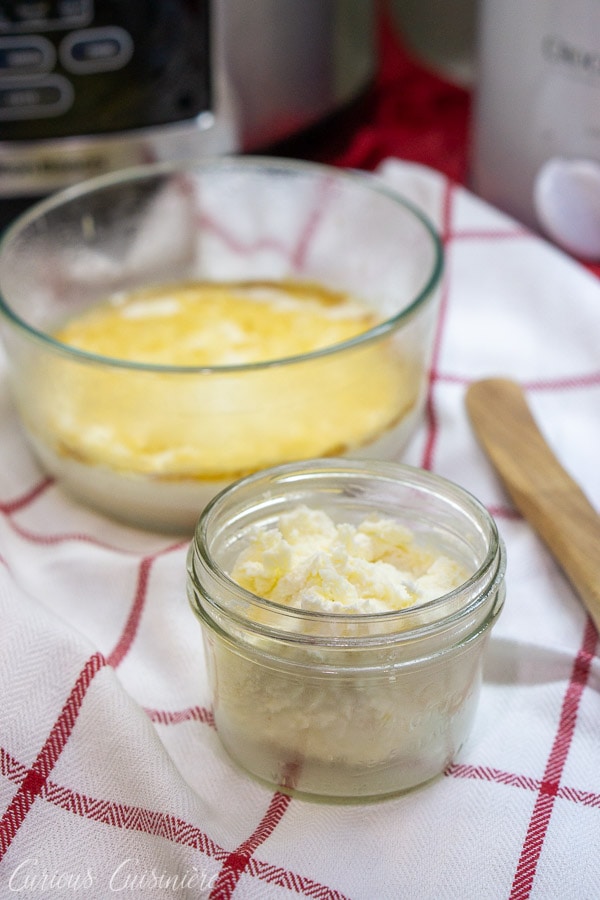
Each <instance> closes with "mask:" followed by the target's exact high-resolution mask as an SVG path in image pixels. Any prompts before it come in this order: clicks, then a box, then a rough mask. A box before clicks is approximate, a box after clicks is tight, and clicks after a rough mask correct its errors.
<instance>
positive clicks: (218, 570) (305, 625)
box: [188, 459, 505, 801]
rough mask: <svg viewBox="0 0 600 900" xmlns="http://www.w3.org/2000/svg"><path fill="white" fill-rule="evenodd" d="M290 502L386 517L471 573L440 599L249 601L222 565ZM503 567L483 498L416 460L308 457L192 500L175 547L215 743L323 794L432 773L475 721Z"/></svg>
mask: <svg viewBox="0 0 600 900" xmlns="http://www.w3.org/2000/svg"><path fill="white" fill-rule="evenodd" d="M297 505H305V506H307V507H310V508H313V509H319V510H322V511H324V512H325V513H327V515H328V516H330V517H331V519H333V520H334V522H337V523H350V524H355V525H357V524H358V523H359V522H361V521H363V520H364V519H365V517H366V516H367V515H369V514H371V513H377V514H380V515H382V516H388V517H391V518H393V519H394V520H395V521H397V522H399V523H400V524H402V525H404V526H406V527H407V528H408V529H409V530H410V531H411V532H412V533H413V535H414V538H415V541H416V543H417V545H423V546H427V547H428V548H434V549H435V552H436V553H437V552H438V550H439V553H440V554H442V555H444V556H446V557H449V558H450V559H452V560H454V561H456V562H458V563H459V564H460V565H461V566H463V567H464V569H465V570H466V572H467V573H469V574H468V575H467V577H466V580H465V581H464V583H463V584H461V585H460V586H459V587H458V588H456V589H454V590H452V591H451V592H449V593H446V594H444V595H443V596H441V597H439V598H438V599H435V600H432V601H429V602H426V603H423V604H421V605H418V606H412V607H409V608H406V609H402V610H400V611H391V612H383V613H376V614H373V613H370V614H366V613H353V614H347V613H339V612H338V613H333V614H332V613H328V612H312V611H310V612H309V611H306V610H301V609H295V608H290V607H287V606H283V605H279V604H276V603H273V602H271V601H268V600H265V599H261V598H260V597H257V596H256V595H254V594H252V593H250V592H249V591H247V590H245V589H243V588H242V587H240V586H239V585H238V584H236V583H235V582H234V581H233V580H232V579H231V577H230V574H229V573H230V572H231V571H232V569H233V565H234V562H235V560H236V559H237V557H238V555H239V553H240V552H241V551H242V549H243V548H244V546H245V545H247V541H248V535H249V533H250V530H251V529H253V528H254V527H255V526H261V527H263V528H264V527H266V528H270V527H274V526H275V525H276V523H277V521H278V519H279V517H280V516H281V514H282V513H284V512H286V511H289V510H290V509H292V508H293V507H295V506H297ZM504 572H505V551H504V546H503V543H502V540H501V538H500V537H499V535H498V531H497V528H496V525H495V523H494V521H493V519H492V517H491V516H490V515H489V514H488V513H487V511H486V510H485V509H484V507H483V506H482V505H481V504H480V503H479V502H478V501H477V500H476V499H475V498H474V497H473V496H472V495H470V494H469V493H467V492H466V491H464V490H463V489H462V488H460V487H458V486H457V485H455V484H453V483H451V482H449V481H447V480H446V479H444V478H441V477H439V476H436V475H433V474H431V473H429V472H426V471H423V470H421V469H416V468H413V467H410V466H406V465H401V464H396V463H388V462H380V461H372V460H356V461H349V460H341V459H319V460H312V461H309V462H303V463H295V464H288V465H284V466H279V467H276V468H273V469H270V470H267V471H265V472H263V473H259V474H257V475H252V476H250V477H248V478H245V479H242V480H240V481H238V482H236V483H235V484H233V485H232V486H231V487H229V488H227V489H225V490H224V491H223V492H221V493H220V494H219V495H218V496H217V497H216V498H215V499H214V500H213V501H212V502H211V503H210V504H209V506H208V507H207V508H206V509H205V511H204V512H203V514H202V516H201V518H200V519H199V521H198V524H197V527H196V531H195V535H194V540H193V542H192V545H191V547H190V551H189V555H188V596H189V600H190V603H191V606H192V609H193V611H194V613H195V614H196V616H197V617H198V619H199V620H200V623H201V625H202V633H203V638H204V644H205V649H206V657H207V666H208V673H209V681H210V686H211V691H212V699H213V706H214V717H215V724H216V727H217V731H218V734H219V737H220V739H221V742H222V744H223V746H224V747H225V749H226V750H227V751H228V753H229V755H230V756H231V757H232V758H233V759H234V760H235V761H237V763H239V764H240V765H241V766H242V767H243V768H244V769H246V770H247V771H248V772H250V773H251V774H252V775H254V776H255V777H257V778H258V779H260V780H262V781H264V782H267V783H269V784H270V785H275V786H277V787H278V788H279V789H280V790H283V791H286V792H289V793H295V794H298V795H301V796H307V797H313V798H322V799H327V800H330V801H331V800H345V801H356V800H360V799H363V800H364V799H368V798H376V797H382V796H385V795H391V794H396V793H399V792H403V791H406V790H409V789H410V788H414V787H415V786H417V785H419V784H422V783H424V782H426V781H429V780H430V779H432V778H434V777H435V776H437V775H439V774H440V773H441V772H443V770H444V769H445V767H446V766H447V765H448V764H449V763H450V761H451V760H452V759H453V757H454V756H455V754H456V753H457V751H458V750H459V748H460V747H461V745H462V744H463V742H464V740H465V738H466V737H467V735H468V733H469V730H470V727H471V724H472V721H473V717H474V714H475V710H476V707H477V703H478V699H479V693H480V685H481V674H482V661H483V653H484V649H485V646H486V642H487V638H488V635H489V632H490V628H491V626H492V625H493V624H494V622H495V621H496V618H497V616H498V614H499V613H500V610H501V609H502V605H503V602H504Z"/></svg>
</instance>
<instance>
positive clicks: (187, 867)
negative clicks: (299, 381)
mask: <svg viewBox="0 0 600 900" xmlns="http://www.w3.org/2000/svg"><path fill="white" fill-rule="evenodd" d="M376 177H380V178H382V179H383V180H384V181H385V182H386V183H387V184H388V185H389V186H390V187H392V188H393V189H396V190H398V191H399V192H400V193H401V194H403V195H404V196H406V197H408V198H409V199H411V200H412V201H413V202H414V203H416V204H417V205H418V206H419V207H420V208H421V209H423V210H424V211H425V212H426V213H427V214H428V215H429V216H430V217H431V218H432V220H433V221H434V222H435V223H436V225H437V226H438V228H439V229H440V232H441V234H442V237H443V241H444V245H445V251H446V269H445V274H444V282H443V294H442V307H441V316H440V322H439V328H438V332H437V336H436V343H435V352H434V358H433V363H432V369H431V380H430V392H429V400H428V404H427V410H426V415H425V418H424V420H423V422H422V425H421V426H420V428H419V430H418V432H417V434H416V435H415V437H414V439H413V440H412V441H411V444H410V446H409V447H408V449H407V451H406V453H405V455H404V457H403V459H404V461H405V462H408V463H411V464H414V465H419V466H423V467H425V468H428V469H431V470H433V471H435V472H438V473H440V474H442V475H445V476H446V477H448V478H450V479H452V480H454V481H456V482H457V483H459V484H461V485H463V486H464V487H466V488H467V489H469V490H470V491H472V492H473V493H474V494H475V495H476V496H477V497H478V498H479V499H480V500H481V501H482V502H483V503H484V504H485V505H486V506H487V507H488V509H489V510H490V511H491V512H492V513H493V514H494V515H495V516H496V519H497V521H498V524H499V527H500V530H501V532H502V534H503V537H504V539H505V542H506V545H507V552H508V573H507V599H506V605H505V609H504V611H503V614H502V616H501V617H500V620H499V622H498V624H497V626H496V627H495V629H494V632H493V634H492V638H491V641H490V645H489V652H488V657H487V663H486V668H485V679H484V685H483V689H482V696H481V703H480V707H479V711H478V715H477V719H476V723H475V727H474V730H473V733H472V735H471V737H470V739H469V740H468V742H467V744H466V745H465V747H464V748H463V750H462V751H461V752H460V755H459V756H458V758H457V759H456V760H455V762H454V763H453V764H452V765H451V766H450V767H449V769H448V770H447V771H446V772H445V774H444V775H443V776H442V777H440V778H439V779H437V780H436V781H435V782H433V783H431V784H428V785H427V786H425V787H423V788H421V789H418V790H415V791H413V792H412V793H410V794H407V795H405V796H400V797H396V798H393V799H390V800H386V801H382V802H379V803H370V804H357V805H352V806H340V805H329V804H327V803H311V802H307V801H304V800H299V799H290V798H289V797H287V796H285V795H283V794H281V793H279V792H277V791H274V790H269V789H268V788H266V787H264V786H261V785H259V784H257V783H255V782H254V781H253V780H251V779H250V778H248V777H247V776H246V775H244V774H243V773H242V772H240V771H239V770H238V769H237V768H236V767H235V766H234V765H233V764H232V763H231V762H230V760H229V759H228V758H227V756H226V755H225V753H224V752H223V750H222V749H221V747H220V744H219V740H218V737H217V734H216V732H215V729H214V724H213V720H212V714H211V709H210V697H209V692H208V685H207V679H206V674H205V668H204V657H203V651H202V645H201V638H200V630H199V626H198V625H197V623H196V622H195V620H194V618H193V616H192V614H191V612H190V610H189V607H188V603H187V600H186V596H185V555H186V550H187V545H186V542H181V541H179V542H178V541H174V540H173V539H169V538H165V537H163V536H160V535H156V534H150V533H145V532H143V531H137V530H135V529H131V528H127V527H124V526H122V525H119V524H116V523H114V522H112V521H110V520H109V519H106V518H103V517H102V516H100V515H96V514H95V513H93V512H92V511H90V510H87V509H85V508H83V507H81V506H78V505H77V504H76V503H75V502H74V501H72V500H70V499H69V498H68V497H67V496H66V495H64V494H63V492H62V491H61V489H60V488H59V487H58V486H57V485H56V484H54V483H53V482H52V481H51V480H50V479H47V478H46V477H45V476H44V475H43V473H42V472H41V471H40V470H39V469H38V467H37V466H36V464H35V462H34V461H33V459H32V457H31V455H30V453H29V451H28V449H27V446H26V444H25V442H24V439H23V437H22V435H21V432H20V430H19V426H18V423H17V420H16V416H15V413H14V410H13V408H12V404H11V400H10V396H9V391H8V386H7V383H6V371H5V370H6V366H5V363H4V361H2V370H1V376H0V408H1V418H0V438H1V440H0V586H1V588H0V615H1V618H0V697H1V702H0V772H1V776H0V792H1V796H0V816H1V818H0V896H2V897H3V898H4V897H10V896H12V895H13V894H15V895H16V896H22V897H26V898H30V897H38V896H47V897H52V898H66V897H74V896H80V897H85V898H93V900H105V898H107V897H111V896H112V895H113V894H115V895H117V896H118V895H119V894H120V895H121V896H128V897H132V896H137V897H143V898H151V897H157V898H158V897H180V898H184V897H185V898H199V897H200V898H201V897H206V898H209V897H211V898H214V900H226V898H230V897H232V898H248V900H253V898H256V900H284V898H315V900H402V898H410V900H442V898H443V900H454V898H456V900H504V898H512V900H524V898H528V897H531V898H542V900H570V898H573V900H597V897H598V892H599V890H600V888H599V885H600V663H599V660H598V655H597V654H598V635H597V634H596V631H595V629H594V627H593V625H592V624H591V622H590V620H589V618H588V617H587V615H586V613H585V611H584V609H583V607H582V605H581V603H580V601H579V599H578V598H577V596H576V595H575V594H574V592H573V590H572V588H571V587H570V585H569V583H568V582H567V581H566V579H565V578H564V576H563V574H562V573H561V571H560V569H559V568H558V566H557V565H556V563H555V562H554V561H553V559H552V558H551V557H550V555H549V553H548V551H547V550H546V549H545V547H544V546H543V545H542V543H541V542H540V540H539V539H538V538H537V536H536V535H535V534H534V533H533V531H532V529H531V528H530V526H529V525H528V524H527V523H526V522H524V521H523V520H522V518H521V517H520V516H519V514H518V513H517V512H516V511H515V510H514V509H513V507H512V506H511V504H510V502H509V500H508V498H507V496H506V494H505V492H504V490H503V488H502V485H501V483H500V481H499V479H498V478H497V476H496V475H495V473H494V471H493V470H492V467H491V465H490V463H489V462H488V461H487V459H486V458H485V456H484V454H483V452H482V450H481V449H480V447H479V445H478V443H477V441H476V440H475V438H474V436H473V433H472V431H471V429H470V426H469V423H468V419H467V416H466V413H465V406H464V395H465V390H466V388H467V386H468V385H469V383H470V382H471V381H472V380H474V379H477V378H481V377H486V376H490V375H502V376H508V377H512V378H515V379H517V380H518V381H520V382H521V383H522V385H523V387H524V388H525V389H526V392H527V395H528V399H529V401H530V403H531V406H532V408H533V412H534V414H535V416H536V418H537V420H538V423H539V425H540V427H541V429H542V431H543V432H544V433H545V435H546V437H547V438H548V441H549V442H550V444H551V446H552V447H553V449H554V450H555V452H556V453H557V455H558V456H559V458H560V459H561V460H562V462H563V464H564V465H565V466H566V468H567V469H568V470H569V471H570V473H571V474H572V475H573V476H574V477H575V478H576V479H577V480H578V481H579V482H580V484H581V485H582V487H583V489H584V491H585V492H586V493H587V495H588V497H589V499H590V500H591V502H592V504H593V505H595V506H596V508H598V507H600V467H599V465H598V450H599V447H600V283H599V282H598V280H597V279H596V277H595V276H593V275H592V274H590V273H589V272H588V271H587V270H585V269H584V268H583V267H581V266H580V265H579V264H578V263H577V262H575V261H574V260H572V259H570V258H569V257H568V256H566V255H565V254H563V253H562V252H560V251H558V250H556V249H555V248H554V247H552V246H550V245H549V244H547V243H546V242H544V241H543V240H541V239H540V238H539V237H537V236H535V235H533V234H531V233H529V232H528V231H526V230H525V229H523V228H522V227H521V226H519V225H517V224H516V223H515V222H513V221H512V220H511V219H509V218H507V217H506V216H504V215H502V214H500V213H499V212H497V211H496V210H494V209H492V208H490V207H489V206H487V205H486V204H484V203H482V202H481V201H480V200H478V199H477V198H475V197H474V196H472V195H471V194H469V192H468V191H466V190H465V189H464V188H462V187H459V186H457V185H455V184H453V183H450V182H449V181H448V180H447V179H446V178H445V177H443V176H442V175H440V174H439V173H436V172H434V171H432V170H431V169H427V168H424V167H421V166H417V165H413V164H408V163H405V162H402V161H399V160H388V161H386V162H385V163H384V164H383V165H382V166H381V167H380V169H379V172H378V173H377V176H376ZM599 556H600V548H599Z"/></svg>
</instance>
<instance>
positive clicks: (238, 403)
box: [0, 157, 442, 532]
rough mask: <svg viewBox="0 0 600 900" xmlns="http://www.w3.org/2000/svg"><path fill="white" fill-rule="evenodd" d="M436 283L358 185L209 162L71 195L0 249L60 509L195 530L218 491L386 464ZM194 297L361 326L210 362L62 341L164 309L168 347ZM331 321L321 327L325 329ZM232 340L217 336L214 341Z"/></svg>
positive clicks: (4, 294)
mask: <svg viewBox="0 0 600 900" xmlns="http://www.w3.org/2000/svg"><path fill="white" fill-rule="evenodd" d="M441 271H442V250H441V246H440V241H439V238H438V235H437V234H436V232H435V230H434V229H433V227H432V226H431V224H430V223H429V222H428V221H427V219H426V218H424V217H423V215H421V213H420V212H418V211H417V210H416V209H414V208H413V207H412V206H411V205H410V204H409V203H407V202H406V201H405V200H404V199H402V198H401V197H400V196H398V195H397V194H396V193H395V192H393V191H390V190H388V189H387V188H386V187H385V186H383V185H382V184H381V183H380V182H379V181H378V180H377V179H376V178H375V176H371V175H366V174H360V173H356V172H349V171H343V170H338V169H333V168H329V167H326V166H320V165H315V164H311V163H302V162H296V161H286V160H278V159H275V158H259V157H231V158H227V157H220V158H218V159H203V160H200V161H194V162H189V163H185V164H182V163H176V164H169V165H151V166H144V167H141V168H136V169H133V170H125V171H121V172H118V173H113V174H111V175H108V176H103V177H101V178H97V179H93V180H91V181H88V182H84V183H83V184H81V185H79V186H77V187H74V188H69V189H67V190H65V191H62V192H60V193H59V194H56V195H54V196H52V197H50V198H49V199H47V200H45V201H42V202H41V203H39V204H37V205H36V206H34V207H32V208H31V209H30V210H29V211H28V212H26V213H25V214H24V215H23V216H22V217H21V218H20V219H18V220H17V221H16V222H15V223H14V224H13V225H12V227H11V228H9V229H8V231H7V232H6V233H5V235H4V238H3V240H2V243H1V245H0V324H1V326H2V332H3V337H4V342H5V346H6V350H7V354H8V359H9V364H10V365H9V371H10V378H11V385H12V389H13V393H14V397H15V401H16V405H17V408H18V411H19V413H20V418H21V420H22V423H23V426H24V429H25V432H26V434H27V436H28V438H29V440H30V443H31V446H32V448H33V450H34V452H35V454H36V456H37V457H38V459H39V461H40V463H41V464H42V466H43V467H44V468H45V469H46V470H47V471H48V472H49V473H50V474H51V475H52V476H54V477H55V478H56V480H57V482H59V483H60V484H61V485H63V486H64V487H65V488H66V489H67V490H68V491H69V492H70V493H71V494H72V495H74V496H75V497H77V498H78V499H79V500H81V501H83V502H85V503H87V504H90V505H91V506H93V507H95V508H96V509H99V510H101V511H103V512H104V513H107V514H109V515H112V516H115V517H117V518H119V519H121V520H124V521H126V522H129V523H131V524H133V525H137V526H141V527H146V528H151V529H158V530H161V531H176V532H191V530H192V529H193V526H194V524H195V522H196V521H197V518H198V515H199V513H200V511H201V509H202V508H203V507H204V505H205V504H206V502H207V501H208V500H209V499H210V498H211V497H212V496H214V494H215V493H217V492H218V491H219V490H220V489H222V488H223V487H224V486H225V485H227V484H228V483H230V482H231V481H233V480H235V479H237V478H239V477H242V476H244V475H246V474H249V473H252V472H255V471H259V470H261V469H263V468H266V467H268V466H273V465H277V464H280V463H284V462H287V461H292V460H298V459H305V458H312V457H326V456H340V455H344V456H345V455H348V456H365V457H382V458H385V459H388V458H394V457H395V456H396V455H397V454H398V453H400V452H401V450H402V448H403V446H404V445H405V443H406V441H407V439H408V438H409V437H410V435H411V434H412V432H413V430H414V427H415V425H416V423H417V422H418V420H419V417H420V415H421V412H422V409H423V404H424V400H425V394H426V389H427V376H428V365H429V361H430V355H431V349H432V342H433V333H434V328H435V322H436V316H437V311H438V302H437V301H438V298H439V282H440V275H441ZM190 285H191V286H197V285H201V286H204V287H206V286H207V285H209V286H215V285H216V286H221V287H223V286H225V287H226V288H227V286H231V285H233V286H234V287H235V288H236V290H237V289H240V286H241V287H242V288H243V289H244V290H245V291H247V292H248V293H249V294H252V292H253V291H254V292H255V293H256V292H258V295H260V297H262V298H264V296H266V295H269V296H271V295H272V296H276V297H279V298H280V299H281V298H282V297H283V300H282V302H281V304H280V312H281V314H282V315H283V316H284V318H285V315H286V313H285V309H286V308H287V307H286V303H288V301H289V297H290V295H293V293H294V291H295V290H296V289H297V288H298V286H301V287H302V289H303V290H304V289H308V290H309V292H310V290H314V292H315V293H316V294H318V293H319V292H325V295H326V297H327V298H329V299H328V301H327V302H329V301H331V298H332V297H333V298H334V299H335V297H336V296H347V297H350V298H354V299H355V300H356V301H357V302H358V303H359V306H360V307H361V309H362V311H363V313H365V311H366V318H365V321H366V323H367V324H366V325H365V328H364V330H363V331H362V332H361V333H359V334H355V335H353V336H352V337H350V338H343V339H335V340H333V341H332V342H331V343H327V339H326V338H325V337H322V334H323V335H326V334H327V328H325V329H323V330H322V329H321V328H320V326H314V327H313V328H312V332H311V335H312V337H315V336H317V337H318V338H320V339H321V341H325V343H324V344H323V343H321V344H318V345H317V346H316V348H315V347H311V348H310V349H308V350H307V349H306V348H305V347H304V346H303V345H302V343H301V342H299V343H298V349H296V344H295V343H294V342H295V340H296V334H297V329H296V327H295V325H293V326H290V327H288V328H287V329H286V327H283V326H281V327H280V332H281V333H282V334H284V336H285V337H286V339H287V341H288V343H286V344H285V346H286V347H288V348H291V349H288V350H287V351H286V352H284V353H283V355H281V354H280V355H277V353H275V355H274V356H270V357H268V358H266V359H259V360H251V361H247V360H244V359H242V361H240V359H239V358H238V357H236V354H235V353H230V354H229V355H227V353H223V354H222V358H219V361H218V363H216V364H215V363H210V364H207V363H206V362H193V363H190V362H189V361H188V360H186V361H185V362H184V363H180V362H179V361H178V359H167V361H166V362H164V361H162V357H159V358H158V361H157V359H156V358H154V357H152V358H149V359H142V360H140V359H133V360H132V359H130V358H128V356H127V353H125V352H122V345H115V344H114V343H113V344H111V343H110V340H112V339H113V338H114V330H111V328H109V329H108V331H107V332H106V333H107V334H108V335H109V343H108V344H107V345H106V344H101V345H100V346H101V349H100V350H98V349H92V350H90V349H89V347H88V346H87V345H85V346H83V347H82V346H74V342H72V341H71V339H70V338H68V337H65V336H64V335H65V334H67V333H68V328H69V325H70V323H73V322H74V321H75V322H77V321H81V317H83V318H84V319H85V317H86V316H87V315H89V311H90V310H91V309H99V308H105V309H106V308H107V307H111V308H113V309H115V308H117V307H119V304H122V303H123V299H124V298H127V297H132V296H134V297H137V298H138V299H139V298H141V299H142V303H141V306H140V304H139V303H138V306H137V310H138V312H139V309H140V308H141V307H143V306H144V302H143V299H144V297H145V296H146V294H145V293H144V292H150V293H152V292H153V291H158V292H160V291H162V292H163V294H164V296H165V297H166V298H167V300H166V301H165V302H163V303H162V305H161V303H159V304H158V306H157V307H155V310H157V312H156V315H157V316H159V317H160V316H161V315H162V316H163V320H164V329H165V330H164V331H162V325H163V320H161V327H160V328H159V329H158V333H159V334H162V335H163V337H162V338H161V340H163V342H164V343H165V346H166V347H167V348H170V346H171V339H170V337H169V331H168V328H169V323H168V321H167V319H168V316H169V309H170V307H169V303H170V302H171V297H172V295H173V293H175V294H176V295H178V294H177V292H178V291H179V290H180V289H181V288H184V287H189V286H190ZM273 292H274V293H273ZM277 302H278V301H277ZM332 305H333V307H335V303H334V302H333V301H332ZM244 309H245V307H244ZM142 314H143V315H146V316H147V315H148V313H147V311H146V312H145V313H144V312H143V313H142ZM154 314H155V313H152V315H154ZM92 315H93V313H92ZM238 315H243V313H241V314H240V313H239V310H238ZM326 315H327V316H328V319H327V322H326V324H327V326H329V325H330V324H331V321H332V320H335V317H336V315H337V313H336V312H335V310H334V311H333V313H327V314H326ZM129 317H130V319H135V315H134V314H133V313H131V309H130V315H129ZM271 319H272V312H271V311H270V312H269V313H268V314H266V315H264V316H263V320H264V323H268V322H271ZM129 324H130V325H131V321H130V323H129ZM134 324H135V323H134ZM238 324H239V322H235V323H234V324H233V326H232V324H231V322H230V321H229V320H228V319H227V318H225V320H224V321H222V322H221V323H220V328H221V332H218V333H217V337H213V338H211V340H213V343H215V344H218V345H219V346H220V341H221V338H220V337H219V334H221V335H222V337H223V340H224V341H225V342H227V341H229V340H230V338H231V332H232V330H233V332H234V337H235V334H237V332H236V328H237V327H238ZM136 328H137V330H138V331H139V327H138V326H135V328H134V331H135V329H136ZM61 329H66V331H63V330H61ZM308 330H309V331H310V329H308ZM184 332H185V334H186V335H187V329H184ZM132 333H133V332H132ZM165 335H166V337H165ZM194 340H195V341H196V344H199V343H202V341H201V339H200V338H198V337H197V336H196V338H194V339H193V340H192V341H191V343H193V341H194ZM95 346H96V345H94V347H95Z"/></svg>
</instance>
